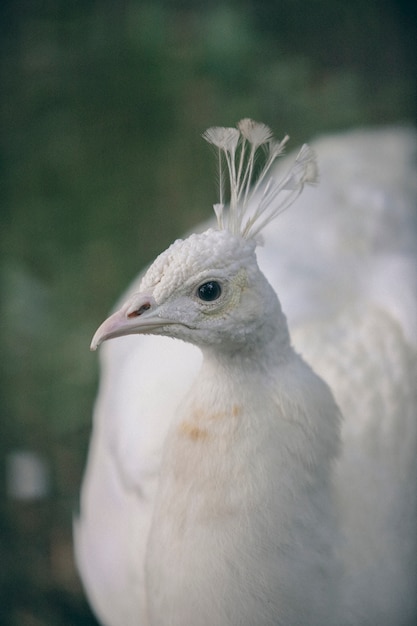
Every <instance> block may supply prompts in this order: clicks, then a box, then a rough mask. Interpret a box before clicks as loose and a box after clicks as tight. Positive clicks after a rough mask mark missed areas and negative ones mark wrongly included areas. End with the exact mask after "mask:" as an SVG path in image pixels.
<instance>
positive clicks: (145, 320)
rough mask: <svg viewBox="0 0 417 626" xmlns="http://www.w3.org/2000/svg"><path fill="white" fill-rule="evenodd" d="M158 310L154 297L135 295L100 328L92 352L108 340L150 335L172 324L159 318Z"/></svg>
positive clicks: (92, 343)
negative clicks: (159, 328)
mask: <svg viewBox="0 0 417 626" xmlns="http://www.w3.org/2000/svg"><path fill="white" fill-rule="evenodd" d="M157 308H158V305H157V304H156V302H155V299H154V298H153V297H152V296H149V295H146V294H136V295H134V296H133V297H132V298H130V299H129V300H128V301H127V302H125V304H123V306H122V307H121V308H120V309H119V310H118V311H116V313H113V315H111V316H110V317H108V318H107V319H106V320H105V321H104V322H103V323H102V324H101V326H99V328H98V329H97V331H96V333H95V335H94V337H93V339H92V341H91V345H90V350H96V349H97V348H98V346H99V345H100V344H101V343H103V341H106V340H107V339H113V338H114V337H123V336H124V335H132V334H136V333H138V334H140V333H150V332H152V331H155V328H157V327H158V326H164V325H165V324H170V323H172V322H171V321H170V320H166V319H163V318H161V317H159V316H158V314H157Z"/></svg>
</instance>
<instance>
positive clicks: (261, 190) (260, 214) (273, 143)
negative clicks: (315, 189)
mask: <svg viewBox="0 0 417 626" xmlns="http://www.w3.org/2000/svg"><path fill="white" fill-rule="evenodd" d="M203 138H204V139H205V140H206V141H207V142H208V143H210V144H212V145H213V146H215V147H216V148H217V149H218V162H219V182H220V199H219V202H218V203H217V204H214V205H213V208H214V212H215V214H216V217H217V224H218V227H219V229H220V230H229V231H230V232H232V233H233V234H234V235H240V236H241V237H243V238H244V239H249V238H252V237H256V235H258V234H259V232H260V231H261V230H262V229H263V228H264V227H265V226H266V225H267V224H268V223H269V222H271V221H272V220H273V219H275V217H276V216H277V215H279V214H280V213H282V212H283V211H285V210H286V209H287V208H288V207H290V206H291V204H292V203H293V202H294V201H295V200H296V199H297V197H298V196H299V195H300V193H301V192H302V190H303V188H304V185H306V184H314V183H316V182H317V181H318V168H317V163H316V158H315V154H314V152H313V150H312V149H311V148H310V147H309V146H308V145H307V144H304V145H303V146H302V148H301V150H300V151H299V153H298V155H297V157H296V159H295V162H294V164H293V165H292V167H291V168H290V170H289V171H288V172H287V174H286V175H285V176H284V177H283V178H281V179H279V180H277V179H276V178H274V176H272V175H271V172H270V169H271V166H272V164H273V163H274V161H275V159H276V158H277V157H278V156H280V155H281V154H282V153H283V152H284V148H285V145H286V143H287V141H288V139H289V137H288V135H286V136H285V137H284V138H283V139H282V140H281V141H277V140H276V139H274V138H273V134H272V131H271V129H270V128H269V127H268V126H266V124H262V123H261V122H255V121H254V120H252V119H249V118H245V119H243V120H240V122H238V124H237V128H225V127H221V126H215V127H212V128H208V129H207V130H206V131H205V133H204V134H203ZM260 148H261V149H262V151H263V152H264V155H265V158H264V163H263V166H262V168H261V169H260V171H257V172H256V174H255V172H254V170H255V164H256V159H257V156H258V154H259V149H260ZM224 162H226V171H227V173H228V175H229V181H228V183H229V190H230V201H229V211H228V213H227V215H226V212H225V210H224V208H225V205H224V198H223V195H224V191H223V189H224V173H223V166H224Z"/></svg>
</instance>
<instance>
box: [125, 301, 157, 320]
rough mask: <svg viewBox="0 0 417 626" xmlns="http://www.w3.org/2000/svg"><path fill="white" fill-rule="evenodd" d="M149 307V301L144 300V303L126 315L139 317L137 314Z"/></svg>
mask: <svg viewBox="0 0 417 626" xmlns="http://www.w3.org/2000/svg"><path fill="white" fill-rule="evenodd" d="M150 308H151V305H150V303H149V302H145V303H144V304H142V306H140V307H139V308H138V309H136V310H135V311H132V312H131V313H128V315H127V317H129V318H132V317H139V315H142V313H144V312H145V311H148V310H149V309H150Z"/></svg>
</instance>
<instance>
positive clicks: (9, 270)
mask: <svg viewBox="0 0 417 626" xmlns="http://www.w3.org/2000/svg"><path fill="white" fill-rule="evenodd" d="M414 5H415V3H414V2H413V3H407V2H394V1H393V0H392V1H389V0H385V1H383V0H375V1H373V0H350V1H349V2H346V1H345V0H281V1H279V0H277V1H273V0H265V1H262V0H235V1H232V0H229V1H226V0H224V1H222V2H221V1H217V0H213V1H211V2H210V1H207V0H206V1H205V2H200V1H195V2H191V1H190V0H183V1H180V0H177V1H174V0H148V2H141V1H139V0H120V1H119V2H117V1H115V0H112V1H111V0H103V1H101V2H99V1H98V0H96V1H93V0H75V1H72V2H71V1H70V0H54V1H53V0H44V1H42V2H41V1H40V0H15V1H11V0H10V1H5V0H2V2H1V4H0V53H1V57H0V151H1V153H0V194H1V196H0V220H1V222H0V223H1V226H0V228H1V232H0V245H1V273H0V278H1V311H0V314H1V315H0V320H1V326H0V340H1V355H0V357H1V358H0V375H1V379H0V384H1V387H0V391H1V405H0V410H1V414H0V490H1V491H0V496H1V499H0V624H1V625H2V626H59V625H63V626H64V625H65V626H69V625H80V626H87V625H88V624H90V625H92V624H94V620H93V618H92V616H91V615H90V614H89V612H88V609H87V606H86V604H85V600H83V596H82V591H81V586H80V583H79V582H78V579H77V576H76V572H75V568H74V564H73V561H72V543H71V520H72V515H73V513H74V512H75V511H76V509H77V500H78V490H79V485H80V480H81V476H82V471H83V464H84V461H85V454H86V449H87V443H88V437H89V430H90V423H91V409H92V404H93V400H94V395H95V391H96V384H97V357H96V355H94V354H91V353H90V352H89V350H88V346H89V342H90V339H91V336H92V334H93V332H94V330H95V329H96V327H97V325H98V324H99V322H101V321H102V320H103V318H104V316H105V314H106V313H107V311H108V310H109V308H110V307H111V306H112V303H113V301H114V300H115V299H116V297H117V296H118V295H120V292H121V291H122V290H123V289H124V288H125V287H126V286H127V284H128V283H129V281H130V280H131V279H132V278H133V277H134V276H135V274H136V273H137V272H138V271H139V270H140V268H141V267H142V266H143V265H144V264H145V263H148V262H149V261H150V260H152V259H153V258H154V257H155V255H156V254H157V253H158V252H160V251H161V250H162V249H164V248H165V247H166V245H167V244H168V243H170V242H171V241H172V240H173V239H174V238H176V237H178V236H180V235H181V234H182V232H183V231H184V230H186V229H187V228H189V227H191V226H192V225H193V223H196V222H199V221H201V220H203V219H205V218H207V217H208V216H209V215H210V213H211V206H212V203H213V202H215V201H216V197H217V192H216V185H215V165H214V159H213V156H212V154H211V151H210V150H209V149H208V147H207V145H206V144H205V142H203V141H202V139H201V137H200V135H201V133H202V132H203V131H204V130H205V128H207V127H208V126H211V125H234V123H235V122H236V121H237V120H239V119H240V118H242V117H247V116H250V117H253V118H254V119H257V120H261V121H263V122H265V123H267V124H269V125H270V126H271V127H272V128H273V129H274V131H275V132H276V134H277V135H278V136H282V135H284V134H285V133H288V134H289V135H291V143H290V147H292V148H294V147H296V146H297V145H298V144H299V143H301V142H304V141H307V140H310V139H311V138H313V137H314V136H316V135H318V134H321V133H323V132H332V131H336V130H339V129H347V128H351V127H358V126H365V125H383V124H392V123H404V122H410V121H411V122H414V116H415V105H416V99H415V95H416V94H415V82H414V77H415V74H416V58H415V54H414V52H415V51H414V43H413V42H414V40H415V39H416V32H415V30H416V29H415V21H416V20H415V18H416V15H415V8H413V7H414ZM22 450H23V451H30V452H31V453H35V454H36V455H37V458H38V460H39V462H40V463H42V464H43V465H42V467H43V470H44V473H45V476H44V479H43V481H42V480H41V481H40V484H41V486H42V485H43V487H42V489H41V490H40V492H39V493H38V494H37V496H36V494H32V497H27V498H19V497H17V494H16V493H15V492H14V491H13V488H12V487H11V486H10V482H11V478H10V476H11V474H10V472H11V470H10V467H11V465H10V463H11V459H13V458H15V456H14V455H16V453H17V452H19V451H22Z"/></svg>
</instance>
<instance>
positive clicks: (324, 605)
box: [75, 128, 417, 626]
mask: <svg viewBox="0 0 417 626" xmlns="http://www.w3.org/2000/svg"><path fill="white" fill-rule="evenodd" d="M416 144H417V142H416V134H415V132H414V131H413V130H411V129H409V128H404V129H400V128H395V129H387V130H382V131H364V130H363V131H357V132H354V133H348V134H344V135H337V136H334V137H329V138H324V139H320V140H318V141H317V142H315V143H314V144H313V148H314V151H315V152H316V154H317V157H318V161H319V164H320V172H321V184H320V186H319V187H318V188H316V189H311V190H305V191H304V194H303V195H302V197H301V198H300V199H299V200H298V202H297V205H296V207H294V208H293V210H292V211H291V212H286V213H285V214H284V215H282V216H281V217H280V219H278V220H276V221H272V222H271V223H269V224H268V226H267V227H266V229H265V230H264V231H263V236H264V239H265V245H264V247H262V248H259V249H258V252H257V256H258V261H259V266H260V268H261V270H262V271H263V272H264V274H265V275H266V276H267V278H268V280H269V282H270V283H271V284H272V286H273V288H274V289H275V290H276V291H277V293H278V294H279V297H280V301H281V303H282V308H283V310H284V311H285V313H286V315H287V317H288V321H289V326H290V330H291V335H292V340H293V344H294V346H295V347H296V349H297V351H298V352H301V353H302V355H303V357H304V358H305V359H306V360H307V361H308V362H309V363H310V364H311V365H312V366H313V368H314V370H315V371H316V372H317V373H318V374H319V375H320V376H321V377H322V378H323V379H324V380H325V381H326V382H327V383H328V384H329V385H330V387H331V389H332V391H333V394H334V396H335V398H336V401H337V403H338V404H339V406H340V408H341V410H342V413H343V415H344V423H343V429H342V444H341V452H340V456H339V458H338V461H337V464H336V465H335V466H334V467H335V469H334V476H333V478H332V480H333V481H334V487H335V494H332V491H331V486H330V484H327V482H326V481H327V479H325V478H323V477H325V476H326V475H327V476H329V475H330V472H331V469H330V468H331V459H332V457H333V456H334V454H335V453H336V447H337V439H338V436H337V432H334V431H333V430H332V428H333V427H332V425H333V426H334V424H335V423H336V422H337V420H336V422H334V420H333V417H334V409H333V408H332V406H331V400H330V399H329V398H330V396H328V394H327V392H326V391H325V387H323V386H322V384H321V383H320V382H319V381H318V379H316V378H314V376H313V374H311V373H310V371H309V369H308V368H305V367H304V366H302V365H301V366H300V363H299V361H298V359H297V358H295V357H294V358H295V360H294V361H291V359H289V361H288V362H287V364H286V368H285V373H282V372H284V370H282V369H281V370H280V371H281V374H280V375H278V374H277V371H275V370H276V368H278V369H279V367H280V366H279V365H276V368H275V370H274V371H275V375H274V381H275V386H274V393H273V394H272V395H271V387H270V386H268V384H267V383H268V375H267V373H266V372H265V371H264V372H263V373H262V374H260V373H259V372H255V374H253V372H252V375H249V373H248V371H247V368H245V367H244V365H243V364H242V369H241V371H240V374H239V376H238V377H237V378H236V376H234V377H232V376H229V377H228V374H227V370H226V371H225V372H223V376H222V377H221V376H220V374H219V372H218V371H217V368H218V363H217V365H216V371H213V367H212V365H211V362H210V360H209V361H208V362H207V361H206V362H205V365H204V369H203V370H202V371H201V372H200V374H198V372H199V369H200V366H201V360H202V359H201V353H200V351H199V349H198V348H196V347H194V346H192V345H191V344H188V343H184V342H181V341H178V340H175V339H170V338H165V337H153V336H141V337H138V336H128V337H123V338H120V339H117V340H116V341H110V342H108V343H106V344H105V345H103V347H102V349H101V350H102V353H101V366H102V377H101V384H100V390H99V395H98V399H97V403H96V407H95V412H94V424H93V434H92V440H91V447H90V453H89V461H88V468H87V472H86V476H85V479H84V484H83V490H82V501H81V517H80V520H79V521H77V523H76V527H75V540H76V553H77V562H78V566H79V569H80V571H81V574H82V577H83V581H84V584H85V586H86V589H87V592H88V594H89V597H90V601H91V603H92V606H93V608H94V610H95V611H96V612H97V615H98V616H99V618H100V620H101V621H102V623H103V624H104V625H106V626H121V625H123V626H145V625H148V624H157V625H158V626H163V625H164V624H188V623H190V624H191V623H192V624H194V626H198V625H203V624H222V625H223V624H224V625H226V624H233V625H235V624H248V625H253V624H257V625H261V624H279V623H283V624H286V626H288V625H290V624H329V625H330V624H331V625H333V624H352V625H353V624H355V625H356V624H357V625H361V626H362V625H363V626H365V625H368V624H369V626H371V625H372V626H373V625H374V624H378V626H385V625H387V626H388V625H392V624H396V625H398V626H408V625H411V624H414V623H415V619H416V615H417V609H416V595H415V587H416V582H417V581H416V538H415V522H416V509H417V503H416V490H415V477H416V475H417V472H416V470H417V462H416V459H417V455H416V440H417V433H416V430H417V426H416V422H417V420H416V406H417V397H416V389H417V386H416V384H415V380H416V374H417V356H416V348H417V347H416V337H417V333H416V330H417V328H416V325H417V310H416V309H417V305H416V294H415V286H416V284H417V281H416V268H417V265H416V239H417V237H416V229H415V224H416V212H415V206H416V198H417V192H416V176H415V174H416V169H415V163H414V161H413V158H414V152H415V148H416ZM283 167H285V164H283ZM138 284H139V281H138V282H137V283H136V284H135V285H133V286H132V288H131V289H130V292H129V293H130V294H131V293H134V292H135V291H137V290H138ZM291 358H293V357H291ZM291 363H293V364H294V367H295V368H296V371H295V374H294V372H293V369H292V368H293V365H291ZM207 368H208V369H207ZM271 376H272V372H271ZM311 377H313V378H311ZM221 380H228V381H229V385H224V387H222V384H221ZM277 380H278V381H279V384H278V385H277V384H276V381H277ZM207 385H209V388H206V386H207ZM230 385H231V386H232V390H231V388H230ZM305 385H306V386H305ZM235 387H236V392H235V393H233V389H234V388H235ZM192 389H194V392H193V391H190V390H192ZM213 389H216V393H215V395H213V391H212V390H213ZM238 390H239V391H238ZM190 394H191V395H190ZM186 397H187V398H188V399H187V401H186V402H185V398H186ZM235 397H239V398H240V405H239V406H244V407H246V408H245V414H247V416H248V418H247V420H246V423H247V424H248V428H249V432H247V433H246V434H245V436H244V437H243V438H241V439H239V438H238V440H239V441H242V445H243V446H248V448H246V449H244V450H243V451H242V450H240V451H234V448H233V446H228V444H227V442H228V441H231V440H232V438H233V440H234V441H235V440H236V433H235V432H234V431H233V427H232V423H230V424H228V428H229V429H231V430H229V431H228V430H227V428H226V430H224V431H221V433H220V434H221V437H220V439H218V441H223V442H224V446H225V449H227V451H228V452H230V450H232V451H233V452H232V456H231V458H229V457H227V455H224V454H223V455H222V448H221V447H220V449H219V447H218V445H215V446H213V444H211V447H210V448H209V454H207V455H206V454H205V453H204V450H203V448H202V447H201V446H202V444H201V445H200V444H199V446H195V445H194V446H193V445H192V444H195V443H196V441H192V439H193V436H192V433H189V435H190V437H188V438H181V437H179V435H178V424H181V423H183V422H184V420H185V417H184V414H188V415H189V413H190V412H189V407H190V406H192V407H194V408H193V410H195V408H196V402H197V403H198V402H203V406H202V407H200V409H201V410H202V409H203V408H206V409H207V406H208V405H209V402H208V399H211V402H212V404H213V407H216V406H218V405H221V406H223V407H225V406H228V402H230V401H231V399H233V398H235ZM300 398H301V399H302V398H309V407H307V413H308V414H309V415H310V414H311V415H316V414H317V415H318V417H317V420H318V421H317V424H316V426H317V429H315V428H313V429H310V430H307V432H306V433H304V434H305V435H306V436H307V438H308V441H309V442H310V443H311V445H312V447H310V445H307V442H304V443H303V437H302V436H300V433H298V435H296V434H295V432H296V431H293V430H292V429H294V425H291V424H288V423H287V422H286V421H285V420H283V421H282V422H280V424H281V425H280V428H279V429H278V430H275V431H274V429H273V428H272V427H271V420H273V419H274V416H275V417H276V411H277V409H276V407H277V406H279V407H281V410H282V414H283V415H286V414H288V411H289V410H290V409H289V406H290V405H291V404H296V405H298V406H299V405H300V402H301V403H302V400H301V399H300ZM326 398H327V399H326ZM303 401H304V400H303ZM254 402H255V404H254ZM288 402H290V405H289V404H288ZM297 403H298V404H297ZM323 403H324V404H323ZM328 403H330V404H328ZM259 406H262V415H263V417H264V419H265V423H266V424H267V425H269V426H267V427H265V428H264V425H262V427H259V428H257V427H255V425H258V422H257V414H258V413H259ZM323 406H326V407H328V408H326V409H323ZM178 407H180V410H179V413H178V412H177V409H178ZM256 407H258V408H256ZM315 407H321V409H317V411H316V408H315ZM229 408H230V411H232V412H233V407H229ZM213 410H214V409H213ZM175 414H176V418H175V419H174V415H175ZM331 416H333V417H331ZM217 428H219V426H217ZM170 429H171V431H170ZM176 429H177V430H176ZM168 432H171V436H170V437H169V440H170V441H171V443H170V444H169V445H168V446H167V449H166V452H165V454H164V457H165V458H164V461H163V465H162V469H161V458H162V451H163V447H164V443H165V441H166V439H167V433H168ZM271 433H274V435H273V436H272V437H271ZM194 434H196V433H194ZM195 438H196V437H194V439H195ZM197 439H198V437H197ZM284 442H287V443H285V444H284ZM205 443H207V441H206V442H205ZM293 446H295V447H297V446H298V447H299V452H298V453H297V455H293V454H291V451H292V450H293ZM275 450H277V451H279V452H280V455H279V456H278V457H277V455H275ZM311 450H313V451H315V452H314V454H317V455H318V456H317V457H315V456H314V454H313V457H312V458H311V459H310V458H309V457H308V454H309V453H311ZM259 451H261V453H262V455H261V456H262V459H263V460H262V462H260V464H259V465H257V466H256V468H255V471H254V470H253V468H250V469H249V468H248V467H247V466H245V464H244V462H243V461H242V459H247V458H257V453H258V456H259ZM223 452H224V450H223ZM233 455H235V456H233ZM225 458H226V460H224V459H225ZM317 458H320V459H322V466H320V464H317ZM173 459H177V461H178V459H180V460H182V462H183V464H185V465H184V466H183V468H182V469H181V467H178V468H177V471H178V472H180V474H181V471H183V472H185V474H184V476H185V477H188V478H187V480H189V474H190V467H189V466H188V465H187V463H188V462H190V463H191V466H192V468H193V472H194V475H195V482H194V483H193V484H191V486H190V485H189V484H188V486H186V487H185V490H184V493H182V492H178V490H176V491H175V492H174V495H175V497H174V496H173V491H172V490H173V489H174V488H175V485H173V480H174V478H173V476H172V467H173V462H174V461H173ZM214 461H215V462H216V463H218V464H219V465H218V480H219V481H222V480H224V481H225V484H224V489H223V491H220V493H223V495H224V493H227V489H230V485H229V475H230V472H233V471H234V472H236V476H234V479H235V480H236V481H237V482H236V484H237V485H238V486H239V488H238V489H237V490H236V491H232V492H230V498H232V499H233V497H236V498H244V499H245V498H246V502H251V504H252V508H251V509H250V510H251V511H252V512H253V513H252V516H251V517H250V519H248V520H246V522H245V523H242V526H241V527H239V528H240V531H239V532H237V534H236V527H235V526H234V525H233V524H232V525H229V521H228V515H227V514H228V511H227V506H228V505H229V504H230V506H232V504H233V503H230V502H229V503H228V502H227V499H226V500H225V499H224V498H223V499H222V500H221V501H219V500H218V499H216V493H217V491H216V490H215V491H214V493H213V497H211V496H210V495H208V496H207V494H206V497H204V498H202V497H201V490H203V489H205V488H206V487H207V482H206V479H207V472H208V471H209V470H210V467H212V466H211V465H210V464H211V463H213V462H214ZM280 463H281V465H280ZM329 464H330V465H329ZM306 466H309V467H310V470H311V474H310V475H309V474H308V472H306ZM194 468H195V470H194ZM321 470H322V472H323V473H322V474H321ZM210 471H211V470H210ZM210 475H212V473H211V474H210ZM306 476H307V477H308V476H310V479H311V489H310V491H308V490H305V499H304V500H303V501H296V502H292V503H291V501H290V499H289V498H290V494H291V492H292V491H293V490H295V492H296V493H299V492H303V484H304V483H303V480H305V479H306ZM320 476H321V477H322V480H323V482H322V484H321V486H320V483H319V482H317V481H318V477H320ZM160 477H163V479H164V480H163V481H161V479H160ZM270 481H273V482H270ZM315 481H316V482H315ZM174 482H175V481H174ZM228 485H229V486H228ZM318 486H320V489H318ZM316 487H317V489H316ZM187 489H191V490H192V498H191V499H190V497H189V496H190V493H189V492H188V493H187ZM199 489H200V499H199ZM265 490H266V491H265ZM268 490H269V491H268ZM208 493H209V494H210V491H209V492H208ZM265 493H270V494H273V497H272V496H271V499H267V500H266V501H265V499H263V500H262V497H263V496H265ZM333 497H334V500H332V498H333ZM155 499H156V502H157V504H156V513H155V515H156V517H155V518H154V522H153V523H152V515H153V514H154V507H155ZM190 501H191V502H195V509H193V514H194V515H197V516H198V515H204V514H206V515H207V520H208V525H207V528H205V527H204V526H201V525H200V526H199V525H198V524H196V525H195V528H196V531H195V533H194V534H193V535H192V536H190V537H189V542H188V544H187V545H188V547H189V548H190V550H188V551H187V552H186V553H184V552H181V550H180V547H181V543H180V542H179V541H178V536H179V535H178V532H179V531H178V530H176V529H175V527H173V525H172V519H175V518H176V519H181V516H183V515H185V511H187V510H188V509H187V507H189V503H190ZM317 503H320V505H321V507H319V509H318V508H317ZM235 504H236V503H235ZM204 507H207V508H206V509H205V508H204ZM297 507H300V508H297ZM303 507H304V509H303ZM225 509H226V510H225ZM286 516H287V517H286ZM155 519H156V520H158V523H157V525H156V526H155ZM291 519H292V520H294V519H301V520H307V521H309V523H308V524H306V525H305V527H302V528H298V529H297V528H295V531H297V530H298V531H299V533H298V541H299V552H297V551H295V552H294V551H293V552H292V557H293V558H290V557H291V555H290V557H289V556H288V553H286V550H285V549H284V548H283V546H285V542H286V535H285V533H286V532H287V533H290V531H289V530H288V527H287V526H286V520H291ZM170 520H171V521H170ZM219 520H223V521H221V522H219ZM271 520H272V522H271ZM277 521H278V522H279V523H277ZM219 523H221V524H223V526H221V528H220V530H221V532H220V534H219V533H218V527H217V526H216V524H219ZM152 524H153V525H152ZM245 524H246V525H245ZM268 524H269V525H268ZM270 524H273V526H271V525H270ZM193 527H194V526H193V525H191V528H193ZM277 528H278V529H282V530H280V532H279V533H278V535H279V536H278V538H277V536H276V535H275V534H274V533H275V532H276V530H277ZM251 529H252V530H251ZM271 529H273V530H271ZM295 531H294V532H295ZM149 532H150V534H149ZM271 532H272V535H271ZM248 533H249V536H251V537H252V539H253V542H254V543H253V545H255V546H256V545H257V546H258V548H259V550H258V551H257V550H255V551H253V550H251V549H248V551H247V552H245V553H243V554H242V551H241V546H242V543H244V541H245V536H248ZM288 536H289V535H288ZM288 536H287V537H288ZM276 541H278V544H279V545H281V548H280V549H279V550H278V552H279V555H278V554H276V553H274V551H273V550H272V549H271V546H273V545H275V544H274V542H276ZM222 542H224V543H222ZM225 546H226V547H227V550H226V553H227V555H228V558H230V559H232V560H231V561H229V562H227V563H226V564H225V562H224V560H222V555H223V554H224V553H225ZM191 548H193V549H191ZM332 550H335V552H336V556H337V559H338V560H333V554H332ZM278 557H279V558H278ZM145 562H146V564H147V565H146V569H145ZM181 563H182V565H181ZM339 565H340V567H341V569H340V570H339ZM318 570H320V571H321V572H322V574H321V576H322V578H320V576H318V575H317V571H318ZM211 572H213V576H210V573H211ZM216 572H217V573H216ZM231 572H233V576H231ZM214 573H216V576H217V578H216V576H214ZM207 579H210V580H212V581H214V583H210V585H209V586H207ZM236 579H237V580H240V581H241V582H242V581H243V582H242V584H241V585H239V584H235V583H236ZM205 585H206V586H205ZM274 588H279V589H280V590H281V593H280V594H276V593H275V594H274V593H273V589H274ZM184 589H186V590H187V594H185V595H184V593H182V595H181V590H184ZM242 589H243V590H246V593H243V594H242ZM255 589H257V591H256V592H255V591H254V590H255ZM205 590H207V594H206V596H205V595H204V591H205ZM178 598H180V601H179V600H178ZM271 598H272V599H271ZM225 607H226V609H225ZM225 610H226V613H225Z"/></svg>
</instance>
